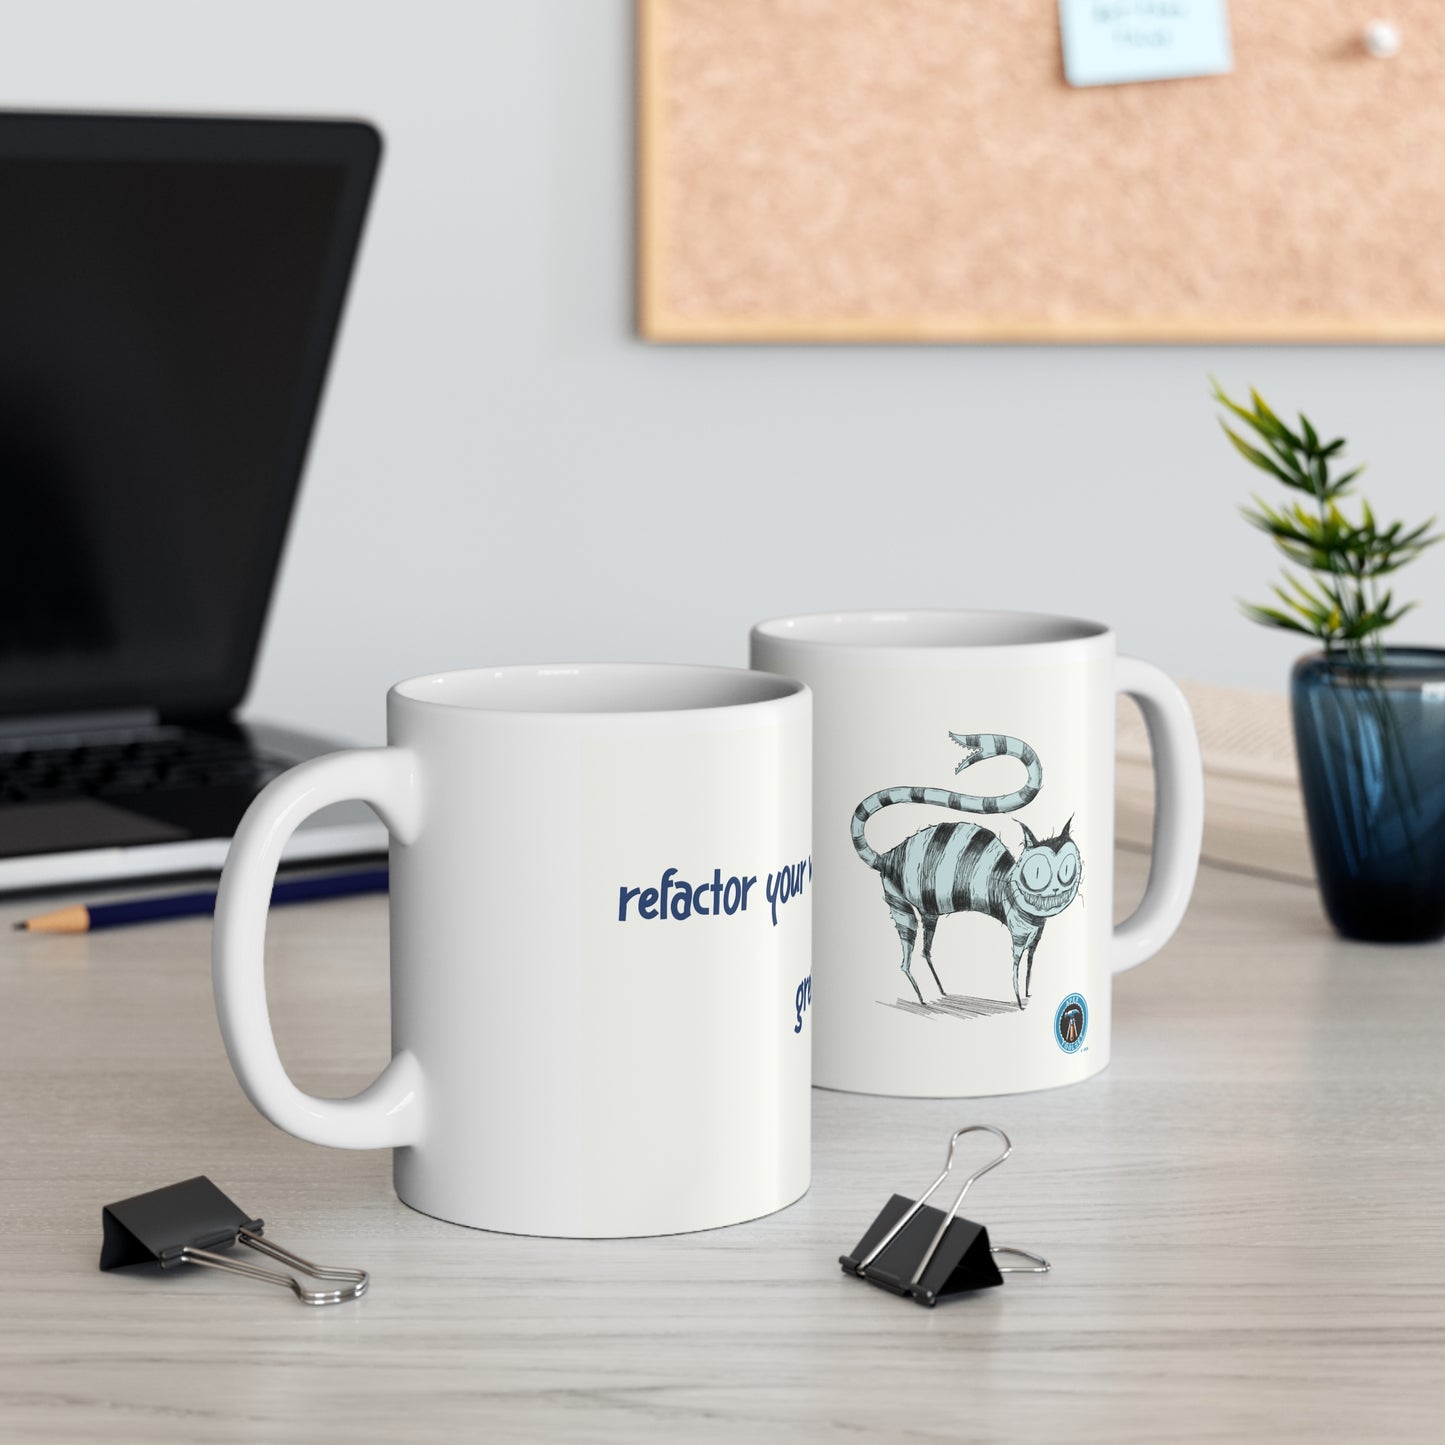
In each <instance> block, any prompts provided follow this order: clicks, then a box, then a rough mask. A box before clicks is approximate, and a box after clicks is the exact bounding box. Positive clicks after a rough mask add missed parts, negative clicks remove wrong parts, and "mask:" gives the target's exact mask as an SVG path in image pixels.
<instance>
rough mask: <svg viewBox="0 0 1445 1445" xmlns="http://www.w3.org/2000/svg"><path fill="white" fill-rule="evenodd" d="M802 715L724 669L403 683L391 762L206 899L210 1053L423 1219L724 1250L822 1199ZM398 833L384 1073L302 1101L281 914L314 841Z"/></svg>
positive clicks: (457, 676)
mask: <svg viewBox="0 0 1445 1445" xmlns="http://www.w3.org/2000/svg"><path fill="white" fill-rule="evenodd" d="M810 710H811V699H810V697H809V694H808V690H807V688H806V687H804V686H802V685H801V684H799V683H796V682H792V681H790V680H787V679H782V678H777V677H769V676H765V675H764V674H762V673H758V672H747V671H743V670H741V669H733V668H718V667H673V666H644V665H637V666H631V665H620V664H619V665H602V664H584V665H580V666H556V667H500V668H487V669H478V670H475V671H467V672H450V673H439V674H436V675H434V676H431V677H419V678H413V679H412V680H411V681H409V682H403V683H399V684H398V685H397V686H396V687H394V688H392V689H391V692H390V693H389V695H388V697H387V737H388V745H387V746H386V747H381V748H360V749H354V750H352V751H348V752H340V753H333V754H330V755H329V756H326V757H321V758H317V759H315V760H313V761H311V762H306V763H302V764H301V765H300V766H299V767H297V768H293V769H292V770H291V771H290V772H288V773H284V774H282V776H281V777H279V778H278V779H276V780H275V781H274V782H273V783H271V784H270V785H269V786H268V787H267V788H266V789H265V790H264V791H263V792H262V793H261V794H260V795H259V797H257V799H256V801H255V802H254V803H253V804H252V806H251V809H250V811H249V812H248V813H247V814H246V817H245V819H244V820H243V821H242V823H241V826H240V828H239V829H238V830H237V833H236V838H235V842H234V843H233V845H232V847H231V852H230V856H229V857H228V859H227V861H226V868H225V873H224V874H223V876H222V879H221V887H220V894H219V897H218V898H217V902H216V922H215V935H214V951H213V969H214V980H215V989H216V1003H217V1010H218V1012H219V1015H220V1021H221V1032H222V1034H223V1036H224V1038H225V1043H226V1048H227V1051H228V1052H229V1054H230V1057H231V1063H232V1065H233V1067H234V1068H235V1070H236V1075H237V1077H238V1078H239V1079H240V1081H241V1084H242V1087H243V1088H244V1089H245V1090H246V1093H247V1094H248V1095H249V1096H250V1098H251V1101H252V1103H254V1104H255V1105H256V1107H257V1108H258V1109H259V1110H260V1111H261V1112H262V1113H263V1114H264V1115H265V1116H266V1117H267V1118H268V1119H270V1120H271V1122H272V1123H274V1124H277V1125H279V1126H280V1127H281V1128H282V1129H285V1130H287V1131H288V1132H289V1133H292V1134H295V1135H297V1136H298V1137H299V1138H302V1139H306V1140H309V1141H311V1142H313V1143H318V1144H329V1145H333V1146H335V1147H338V1148H348V1149H372V1148H391V1149H394V1150H395V1155H394V1179H395V1185H396V1192H397V1194H398V1195H399V1196H400V1197H401V1199H402V1200H403V1201H404V1202H405V1203H407V1204H409V1205H411V1206H412V1207H413V1208H415V1209H418V1210H420V1211H421V1212H422V1213H424V1214H430V1215H434V1216H435V1217H437V1218H439V1219H445V1220H450V1221H452V1222H454V1223H458V1224H467V1225H474V1226H477V1227H480V1228H486V1229H497V1230H504V1231H507V1232H509V1233H519V1234H543V1235H572V1236H588V1237H607V1236H620V1235H642V1234H672V1233H678V1232H681V1231H684V1230H692V1229H707V1228H711V1227H714V1226H717V1225H724V1224H734V1223H738V1222H740V1221H742V1220H745V1219H751V1218H755V1217H756V1216H758V1215H762V1214H768V1213H771V1212H772V1211H773V1210H776V1209H780V1208H782V1207H783V1206H784V1205H785V1204H790V1203H792V1201H793V1200H795V1199H797V1198H798V1197H799V1196H800V1195H802V1194H803V1193H804V1191H805V1190H806V1189H807V1187H808V1174H809V1101H810V1086H811V1048H812V1028H811V1026H810V1015H809V1013H808V1012H806V1011H805V1009H804V1005H803V999H804V992H805V989H806V980H807V977H808V975H809V972H810V957H811V954H810V908H811V902H812V861H811V857H810V846H809V831H810V828H811V824H812V817H811V805H810V790H811V785H812V769H811V729H810ZM348 798H361V799H363V800H365V801H366V802H368V803H370V804H371V806H372V807H373V808H375V809H376V811H377V812H378V813H379V814H380V815H381V817H382V819H383V820H384V821H385V823H386V825H387V828H388V829H389V831H390V833H391V896H390V914H391V969H392V972H391V1010H392V1014H391V1029H392V1058H391V1061H390V1063H388V1064H387V1066H386V1067H385V1069H383V1071H382V1073H381V1076H380V1077H379V1078H378V1079H377V1080H376V1081H375V1083H373V1084H372V1085H371V1086H370V1087H369V1088H367V1089H366V1090H364V1091H363V1092H362V1093H360V1094H357V1095H356V1096H355V1097H354V1098H350V1099H318V1098H313V1097H311V1096H310V1095H307V1094H305V1093H303V1092H301V1090H300V1089H298V1088H297V1087H296V1085H295V1084H293V1083H292V1082H291V1080H290V1078H289V1077H288V1076H287V1074H286V1071H285V1069H284V1067H283V1066H282V1063H281V1060H280V1058H279V1056H278V1054H277V1051H276V1044H275V1040H274V1038H273V1036H272V1033H271V1024H270V1019H269V1017H268V1014H267V1007H266V985H265V977H264V969H263V963H262V955H263V950H264V942H265V928H266V909H267V903H268V900H269V898H270V895H271V885H272V882H273V880H274V878H275V873H276V864H277V860H278V859H279V857H280V854H281V849H282V847H283V845H284V844H285V842H286V840H287V838H288V837H289V836H290V834H291V832H292V830H293V829H294V828H295V827H296V825H297V824H298V823H299V822H300V821H301V820H302V819H303V818H304V817H306V816H307V815H308V814H310V813H312V812H314V811H316V810H317V809H318V808H322V807H325V806H326V805H328V804H330V803H335V802H340V801H342V800H344V799H348Z"/></svg>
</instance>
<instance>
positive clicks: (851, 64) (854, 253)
mask: <svg viewBox="0 0 1445 1445" xmlns="http://www.w3.org/2000/svg"><path fill="white" fill-rule="evenodd" d="M1229 8H1230V19H1231V24H1232V29H1233V40H1234V55H1235V67H1234V70H1233V72H1232V73H1231V74H1228V75H1222V76H1208V77H1196V78H1190V79H1183V80H1167V81H1153V82H1147V83H1136V84H1129V85H1118V86H1098V87H1088V88H1074V87H1071V86H1069V85H1068V84H1067V83H1066V81H1065V79H1064V75H1063V67H1062V54H1061V46H1060V39H1059V23H1058V5H1057V0H994V3H990V4H988V5H978V4H964V5H961V4H959V3H958V0H873V3H870V4H867V5H861V4H857V3H854V0H725V3H723V0H638V87H639V101H638V122H639V123H638V156H639V169H638V194H639V226H638V243H639V284H638V301H639V325H640V329H641V331H642V333H643V335H644V336H647V337H649V338H651V339H654V340H660V341H694V342H708V341H791V342H800V341H858V342H886V341H1021V342H1027V341H1048V340H1059V341H1110V342H1148V341H1182V342H1201V341H1210V342H1219V341H1292V342H1317V341H1349V342H1369V341H1395V342H1431V341H1438V340H1440V339H1442V337H1445V261H1442V256H1441V252H1440V248H1439V247H1438V246H1437V245H1436V244H1435V237H1436V236H1437V235H1438V234H1439V232H1440V229H1441V227H1442V226H1445V159H1442V158H1445V103H1442V99H1441V97H1442V90H1441V84H1440V78H1441V75H1442V73H1445V13H1442V11H1441V9H1440V6H1439V5H1438V4H1437V3H1436V0H1395V3H1394V4H1393V6H1392V8H1391V9H1390V15H1389V18H1390V19H1391V20H1392V21H1393V22H1395V23H1396V24H1397V25H1398V26H1399V28H1400V31H1401V34H1402V36H1403V37H1404V43H1403V46H1402V49H1401V51H1400V54H1399V55H1398V56H1397V57H1396V58H1395V59H1393V60H1390V61H1384V62H1382V61H1378V60H1373V59H1371V58H1370V57H1368V56H1367V55H1366V54H1365V52H1364V50H1363V47H1362V44H1361V30H1362V28H1363V26H1364V24H1365V23H1366V21H1367V20H1368V19H1370V18H1371V13H1367V10H1362V9H1361V7H1360V5H1359V4H1358V3H1357V0H1276V3H1270V4H1266V3H1261V0H1252V3H1244V4H1238V3H1237V4H1233V5H1231V6H1230V7H1229Z"/></svg>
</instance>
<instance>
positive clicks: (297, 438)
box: [0, 113, 385, 891]
mask: <svg viewBox="0 0 1445 1445" xmlns="http://www.w3.org/2000/svg"><path fill="white" fill-rule="evenodd" d="M380 149H381V145H380V138H379V137H378V135H377V133H376V131H375V130H373V129H372V128H371V127H370V126H368V125H365V124H363V123H359V122H351V121H340V122H330V121H309V120H308V121H291V120H227V119H211V118H197V119H191V118H183V117H165V118H161V117H145V116H102V115H89V116H80V115H47V114H36V113H31V114H15V113H11V114H0V216H3V217H4V223H3V225H0V499H3V507H4V516H5V522H6V525H5V549H4V560H3V562H0V891H14V890H20V889H32V888H45V887H54V886H59V885H69V884H75V883H80V882H93V881H99V880H114V879H123V878H139V877H146V876H154V875H159V874H170V873H192V872H209V871H213V870H216V869H219V867H220V866H221V864H222V862H223V861H224V859H225V854H226V848H227V845H228V843H229V839H230V837H231V835H232V833H233V831H234V829H235V827H236V824H237V822H238V821H239V820H240V817H241V815H242V813H243V812H244V811H245V809H246V807H247V805H248V804H249V803H250V801H251V799H252V798H253V797H254V796H255V794H256V793H257V791H258V790H259V789H260V788H261V787H262V786H263V785H264V784H265V783H266V782H267V781H269V780H270V779H271V778H273V777H274V776H276V774H277V773H279V772H281V771H282V770H284V769H285V768H287V767H290V766H291V765H292V764H293V763H296V762H299V761H300V760H302V759H304V758H307V757H312V756H314V755H316V754H318V753H321V752H326V751H328V750H330V749H331V748H332V747H334V746H335V744H333V743H331V742H328V741H327V740H325V739H322V738H317V737H312V736H310V735H308V734H307V733H305V732H303V731H299V730H296V729H292V728H287V727H280V726H267V725H263V724H255V723H250V722H242V721H240V720H239V719H238V717H237V709H238V707H239V706H240V704H241V701H242V699H243V698H244V697H245V694H246V689H247V685H248V683H249V680H250V677H251V671H252V667H253V665H254V663H255V660H256V651H257V647H258V645H259V642H260V638H261V632H262V626H263V623H264V621H265V617H266V609H267V605H268V603H269V601H270V597H271V592H272V587H273V583H274V581H275V578H276V571H277V566H278V562H279V559H280V556H281V548H282V543H283V541H284V538H285V535H286V528H287V523H288V521H289V518H290V516H291V510H292V503H293V502H294V500H295V496H296V489H297V484H298V482H299V480H300V477H301V470H302V464H303V462H304V459H305V455H306V448H307V443H308V441H309V438H310V436H311V430H312V426H313V423H314V421H315V417H316V409H317V403H318V401H319V398H320V396H321V390H322V383H323V381H324V379H325V375H326V367H327V362H328V359H329V357H330V355H331V349H332V344H333V341H334V339H335V336H336V329H337V324H338V322H339V319H340V316H341V311H342V305H343V302H344V299H345V295H346V289H347V283H348V280H349V278H350V275H351V269H352V263H353V260H354V258H355V255H356V249H357V244H358V241H359V238H360V235H361V229H362V223H363V220H364V218H365V214H366V208H367V201H368V198H369V196H370V194H371V187H372V181H373V178H374V176H375V173H376V166H377V160H378V157H379V155H380ZM384 847H385V833H384V831H383V830H382V828H381V826H380V824H379V823H378V822H377V821H376V819H375V818H374V817H373V816H372V815H371V813H370V812H369V811H368V810H367V809H366V808H365V807H364V806H362V805H360V804H348V805H342V806H340V807H338V808H334V809H329V810H327V811H326V812H324V813H320V814H317V815H316V817H315V819H313V820H312V822H311V824H310V825H308V826H305V827H303V828H301V829H299V830H298V831H297V833H296V835H295V837H294V838H293V840H292V843H291V846H290V848H289V850H288V853H287V855H286V856H287V858H288V859H291V860H299V859H328V858H345V857H353V856H356V855H358V854H364V853H374V852H377V851H379V850H381V849H383V848H384Z"/></svg>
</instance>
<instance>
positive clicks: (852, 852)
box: [752, 611, 1204, 1097]
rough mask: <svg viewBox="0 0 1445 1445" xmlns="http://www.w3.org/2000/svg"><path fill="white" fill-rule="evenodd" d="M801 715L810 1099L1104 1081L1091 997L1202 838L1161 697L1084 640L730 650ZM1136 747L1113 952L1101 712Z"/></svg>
mask: <svg viewBox="0 0 1445 1445" xmlns="http://www.w3.org/2000/svg"><path fill="white" fill-rule="evenodd" d="M752 665H753V666H754V667H755V668H759V669H761V670H763V671H766V672H769V673H777V674H782V675H785V676H788V677H794V678H798V679H800V680H801V681H803V682H805V683H806V684H807V685H808V687H809V688H810V689H811V690H812V692H813V723H814V737H813V760H814V779H813V861H814V863H815V865H816V870H817V881H816V883H815V884H814V888H815V896H814V900H813V941H814V958H813V982H814V984H815V985H816V994H815V1001H814V1004H813V1008H814V1013H815V1025H814V1026H815V1028H816V1030H817V1038H816V1039H815V1040H814V1045H813V1080H814V1082H815V1083H817V1084H821V1085H824V1086H826V1087H829V1088H835V1089H852V1090H857V1091H859V1092H863V1093H875V1094H919V1095H940V1096H959V1097H961V1096H968V1095H981V1094H1005V1093H1014V1092H1018V1091H1022V1090H1026V1089H1047V1088H1052V1087H1054V1086H1056V1085H1059V1084H1068V1083H1074V1082H1077V1081H1078V1080H1080V1079H1086V1078H1089V1077H1090V1076H1091V1075H1093V1074H1097V1073H1098V1072H1099V1071H1100V1070H1101V1069H1103V1068H1104V1067H1105V1066H1106V1065H1107V1064H1108V1062H1109V1049H1110V1035H1111V1027H1110V1025H1111V1015H1112V996H1113V976H1114V974H1116V973H1118V972H1120V971H1121V970H1123V969H1126V968H1132V967H1133V966H1134V965H1135V964H1137V963H1141V962H1142V961H1143V960H1144V959H1146V958H1148V957H1150V956H1151V955H1152V954H1155V953H1157V952H1158V951H1159V949H1160V948H1162V947H1163V945H1164V944H1165V943H1166V942H1167V941H1168V939H1169V937H1170V935H1171V934H1173V932H1174V930H1175V928H1176V927H1177V926H1178V924H1179V921H1180V919H1181V918H1182V917H1183V914H1184V910H1185V907H1186V905H1187V904H1188V902H1189V896H1190V893H1191V891H1192V889H1193V886H1194V876H1195V872H1196V869H1197V867H1198V862H1199V846H1200V839H1201V834H1202V831H1203V820H1204V787H1203V771H1202V768H1201V765H1200V756H1199V742H1198V739H1197V738H1196V736H1195V732H1194V725H1193V721H1192V719H1191V718H1190V715H1189V708H1188V705H1187V704H1186V703H1185V701H1184V697H1183V694H1182V693H1180V691H1179V689H1178V688H1177V687H1176V686H1175V685H1174V683H1172V682H1171V681H1170V680H1169V678H1168V677H1166V676H1165V675H1164V674H1163V673H1162V672H1160V671H1159V670H1158V669H1157V668H1154V667H1150V666H1149V665H1148V664H1146V663H1143V662H1138V661H1136V660H1134V659H1132V658H1125V657H1118V656H1117V655H1116V649H1115V645H1114V634H1113V633H1112V632H1111V631H1110V630H1109V629H1108V628H1107V627H1102V626H1100V625H1099V624H1097V623H1093V622H1084V621H1080V620H1077V619H1074V618H1068V617H1045V616H1035V615H1033V614H1029V613H1020V612H962V611H959V612H951V611H913V612H845V613H826V614H817V615H813V616H798V617H783V618H778V619H776V620H774V621H771V622H764V623H761V624H759V625H758V626H757V627H755V628H754V629H753V634H752ZM1121 692H1122V693H1127V694H1128V695H1130V696H1131V697H1132V698H1133V699H1134V700H1135V701H1136V702H1137V703H1138V704H1139V707H1140V709H1141V710H1142V712H1143V714H1144V720H1145V722H1146V724H1147V725H1148V729H1149V737H1150V742H1151V744H1152V748H1153V753H1154V769H1155V778H1156V792H1157V807H1156V813H1155V833H1154V858H1153V866H1152V868H1151V870H1150V874H1149V886H1148V889H1147V891H1146V893H1145V895H1144V899H1143V901H1142V902H1141V903H1140V905H1139V908H1138V910H1137V911H1136V912H1135V913H1134V915H1133V916H1132V917H1131V918H1129V919H1128V920H1127V921H1126V922H1124V923H1122V924H1120V925H1119V926H1118V927H1117V928H1116V927H1115V926H1114V922H1113V890H1114V868H1113V864H1114V716H1115V697H1116V694H1118V693H1121Z"/></svg>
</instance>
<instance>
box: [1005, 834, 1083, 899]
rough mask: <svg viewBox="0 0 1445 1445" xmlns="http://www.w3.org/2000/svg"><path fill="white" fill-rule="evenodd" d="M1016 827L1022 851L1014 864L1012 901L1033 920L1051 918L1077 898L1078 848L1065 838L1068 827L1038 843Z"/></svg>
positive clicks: (1081, 863) (1081, 862)
mask: <svg viewBox="0 0 1445 1445" xmlns="http://www.w3.org/2000/svg"><path fill="white" fill-rule="evenodd" d="M1072 821H1073V820H1072V819H1070V822H1072ZM1019 826H1020V827H1022V828H1023V830H1024V849H1023V852H1022V853H1020V854H1019V858H1018V862H1017V863H1015V864H1014V870H1013V875H1012V876H1013V892H1014V900H1015V902H1016V903H1017V904H1018V906H1019V908H1021V909H1022V910H1023V911H1024V912H1025V913H1027V914H1029V915H1030V916H1031V917H1033V918H1052V917H1054V915H1055V914H1058V913H1062V912H1063V911H1064V909H1066V908H1067V907H1068V906H1069V904H1071V903H1072V902H1073V901H1074V899H1075V898H1076V897H1077V896H1078V892H1079V878H1080V876H1081V875H1082V874H1083V871H1084V864H1083V859H1082V858H1080V856H1079V845H1078V844H1077V843H1075V842H1074V840H1073V839H1072V838H1070V837H1069V824H1068V823H1065V824H1064V831H1063V832H1062V833H1060V834H1059V836H1058V837H1057V838H1046V839H1044V841H1043V842H1042V843H1040V842H1039V840H1038V839H1037V838H1035V837H1034V835H1033V834H1032V833H1031V832H1029V830H1028V827H1027V826H1026V825H1024V824H1020V825H1019Z"/></svg>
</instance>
